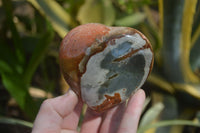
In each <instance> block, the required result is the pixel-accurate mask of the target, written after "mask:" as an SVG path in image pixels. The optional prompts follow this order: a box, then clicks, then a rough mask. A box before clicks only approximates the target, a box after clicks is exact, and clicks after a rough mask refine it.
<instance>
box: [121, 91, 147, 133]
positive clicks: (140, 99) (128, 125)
mask: <svg viewBox="0 0 200 133" xmlns="http://www.w3.org/2000/svg"><path fill="white" fill-rule="evenodd" d="M144 101H145V93H144V91H143V90H142V89H140V90H138V91H137V92H136V93H135V94H134V95H133V96H132V97H131V99H130V100H129V102H128V106H127V108H126V110H125V112H124V115H123V118H122V121H121V124H120V127H119V131H118V133H136V132H137V127H138V122H139V119H140V115H141V112H142V108H143V104H144Z"/></svg>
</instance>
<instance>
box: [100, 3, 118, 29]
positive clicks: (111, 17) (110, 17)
mask: <svg viewBox="0 0 200 133" xmlns="http://www.w3.org/2000/svg"><path fill="white" fill-rule="evenodd" d="M103 13H104V14H103V15H104V18H103V19H104V21H103V24H105V25H108V26H111V25H113V23H114V21H115V16H116V15H115V9H114V7H113V5H112V2H111V0H103Z"/></svg>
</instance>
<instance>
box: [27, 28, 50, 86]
mask: <svg viewBox="0 0 200 133" xmlns="http://www.w3.org/2000/svg"><path fill="white" fill-rule="evenodd" d="M47 25H48V24H47ZM47 30H48V31H46V33H45V34H44V35H43V36H42V37H41V39H40V40H39V41H38V44H36V47H35V49H34V51H33V54H32V56H31V59H30V61H29V63H28V65H27V67H26V69H25V71H24V80H25V81H24V82H25V83H26V84H27V85H28V84H29V83H30V81H31V78H32V76H33V73H34V72H35V70H36V68H37V66H38V65H39V63H40V62H41V60H42V59H43V57H44V55H45V53H46V50H47V48H48V46H49V45H50V43H51V41H52V39H53V37H54V33H53V30H52V28H51V26H50V25H49V26H48V28H47Z"/></svg>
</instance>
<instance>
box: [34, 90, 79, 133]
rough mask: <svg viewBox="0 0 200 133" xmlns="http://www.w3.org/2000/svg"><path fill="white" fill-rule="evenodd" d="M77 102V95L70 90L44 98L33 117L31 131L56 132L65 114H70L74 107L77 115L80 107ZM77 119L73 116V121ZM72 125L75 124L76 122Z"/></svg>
mask: <svg viewBox="0 0 200 133" xmlns="http://www.w3.org/2000/svg"><path fill="white" fill-rule="evenodd" d="M77 103H78V97H77V96H76V94H75V93H74V92H73V91H71V90H69V92H68V93H67V94H65V95H63V96H59V97H56V98H52V99H47V100H45V101H44V102H43V103H42V105H41V108H40V110H39V113H38V115H37V117H36V119H35V122H34V127H33V131H32V133H46V132H49V133H51V132H54V133H57V132H59V131H61V125H62V123H63V120H64V118H65V117H66V116H70V114H71V113H72V112H73V110H74V109H75V112H76V113H77V115H78V114H80V112H79V111H80V109H79V108H80V107H78V106H77V107H76V105H77ZM79 106H80V105H79ZM75 107H76V108H75ZM72 114H73V113H72ZM73 115H75V114H73ZM70 117H71V116H70ZM77 119H78V117H75V118H74V119H73V121H74V120H75V121H78V120H77ZM77 123H78V122H77ZM73 125H74V126H75V125H77V124H73ZM62 126H63V125H62ZM71 128H74V127H71ZM75 128H76V127H75ZM59 133H60V132H59Z"/></svg>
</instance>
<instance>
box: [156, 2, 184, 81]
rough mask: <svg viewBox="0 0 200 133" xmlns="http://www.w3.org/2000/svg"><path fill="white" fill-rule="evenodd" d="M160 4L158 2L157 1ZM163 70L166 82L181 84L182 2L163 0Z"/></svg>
mask: <svg viewBox="0 0 200 133" xmlns="http://www.w3.org/2000/svg"><path fill="white" fill-rule="evenodd" d="M159 2H160V1H159ZM161 2H163V3H162V4H163V5H162V7H161V5H160V8H161V9H162V8H163V15H162V16H163V48H162V55H163V68H164V72H165V75H166V77H167V80H169V81H171V82H183V81H184V79H183V73H182V71H181V70H182V69H181V55H180V54H181V51H180V41H181V32H182V31H181V28H182V14H183V8H184V0H177V1H174V0H163V1H161Z"/></svg>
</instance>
